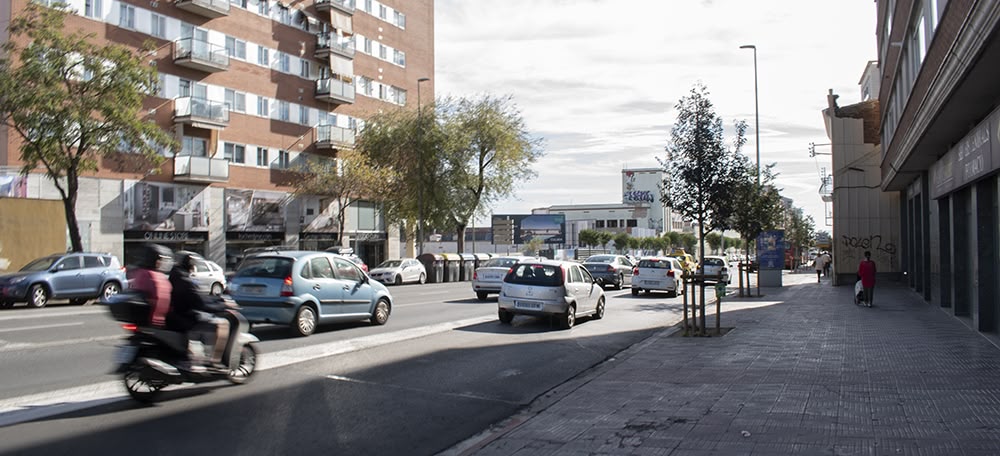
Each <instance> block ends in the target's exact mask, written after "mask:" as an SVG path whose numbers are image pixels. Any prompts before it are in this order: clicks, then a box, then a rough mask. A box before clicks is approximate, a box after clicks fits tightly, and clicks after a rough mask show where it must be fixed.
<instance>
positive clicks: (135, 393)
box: [122, 363, 167, 404]
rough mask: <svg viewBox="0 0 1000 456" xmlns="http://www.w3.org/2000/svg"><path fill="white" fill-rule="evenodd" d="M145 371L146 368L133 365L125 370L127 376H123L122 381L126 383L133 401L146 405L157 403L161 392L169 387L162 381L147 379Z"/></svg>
mask: <svg viewBox="0 0 1000 456" xmlns="http://www.w3.org/2000/svg"><path fill="white" fill-rule="evenodd" d="M144 370H145V366H142V365H140V364H137V363H132V364H130V365H129V366H128V367H127V368H125V374H124V375H123V376H122V380H123V381H124V382H125V389H127V390H128V395H129V396H132V399H135V400H136V401H139V402H142V403H145V404H150V403H153V402H156V398H157V396H159V393H160V390H161V389H163V387H165V386H167V385H166V383H163V382H161V381H155V380H150V379H148V378H146V377H145V376H144V375H143V371H144Z"/></svg>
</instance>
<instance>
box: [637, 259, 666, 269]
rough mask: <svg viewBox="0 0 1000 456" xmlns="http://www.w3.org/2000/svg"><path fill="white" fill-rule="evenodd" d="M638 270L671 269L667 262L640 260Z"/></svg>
mask: <svg viewBox="0 0 1000 456" xmlns="http://www.w3.org/2000/svg"><path fill="white" fill-rule="evenodd" d="M639 267H640V268H650V269H671V267H670V262H669V261H667V260H657V259H650V260H642V261H640V262H639Z"/></svg>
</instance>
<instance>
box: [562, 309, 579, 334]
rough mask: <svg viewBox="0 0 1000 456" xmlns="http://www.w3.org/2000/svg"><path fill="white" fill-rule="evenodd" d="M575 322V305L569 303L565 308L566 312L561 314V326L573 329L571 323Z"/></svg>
mask: <svg viewBox="0 0 1000 456" xmlns="http://www.w3.org/2000/svg"><path fill="white" fill-rule="evenodd" d="M575 324H576V306H575V305H573V304H570V305H569V307H567V308H566V313H565V314H563V316H562V327H563V329H573V325H575Z"/></svg>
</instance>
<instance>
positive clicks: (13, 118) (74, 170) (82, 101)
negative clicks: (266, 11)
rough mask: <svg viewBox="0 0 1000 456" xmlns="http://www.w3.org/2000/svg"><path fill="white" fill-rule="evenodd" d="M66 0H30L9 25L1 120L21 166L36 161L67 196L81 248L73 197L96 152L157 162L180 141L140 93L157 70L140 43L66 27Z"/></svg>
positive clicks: (70, 223)
mask: <svg viewBox="0 0 1000 456" xmlns="http://www.w3.org/2000/svg"><path fill="white" fill-rule="evenodd" d="M68 14H70V13H69V12H68V11H67V10H66V9H65V6H64V5H60V4H57V5H56V6H54V7H52V8H47V7H43V6H40V5H38V4H36V3H33V2H28V3H27V4H26V6H25V8H24V10H23V11H22V13H21V14H20V15H19V16H17V17H16V18H14V19H13V20H12V21H11V22H10V25H9V27H8V31H9V32H10V35H11V36H10V39H8V40H7V41H5V42H4V43H3V46H2V50H3V52H2V53H0V55H2V56H3V57H0V121H3V122H4V123H5V124H7V125H8V126H10V127H11V128H12V129H13V131H16V132H17V134H18V136H20V139H21V141H22V144H21V156H20V159H21V161H22V162H23V163H24V166H23V167H22V169H21V171H22V173H24V174H27V173H29V172H31V171H32V170H35V169H37V168H38V167H39V166H40V167H41V168H42V169H43V170H44V172H45V174H46V176H47V177H48V178H49V179H51V180H52V183H53V185H55V187H56V190H58V191H59V195H60V197H61V198H62V201H63V207H64V208H65V212H66V224H67V227H68V228H69V237H70V244H71V247H72V250H73V251H77V252H79V251H82V250H83V243H82V240H81V237H80V227H79V224H78V222H77V217H76V200H77V196H78V192H79V189H80V176H81V175H84V174H86V173H89V172H95V171H97V165H98V159H99V158H101V157H109V156H114V155H116V154H119V153H121V152H131V153H134V154H136V155H137V156H139V157H141V158H142V159H144V160H147V161H148V162H149V163H148V164H149V165H150V166H149V169H153V170H158V169H159V165H160V164H161V163H162V162H163V161H164V157H163V156H162V155H161V154H160V152H161V150H162V149H164V148H169V149H176V148H177V144H176V142H175V141H174V140H173V138H171V137H170V136H169V135H168V134H167V133H166V132H165V131H164V130H163V129H161V128H160V127H159V126H157V125H156V123H155V122H154V121H153V120H150V119H147V118H146V116H145V115H144V113H142V110H143V100H144V99H145V98H146V96H147V95H148V94H151V93H154V92H155V89H156V82H157V75H156V70H155V68H153V67H150V66H149V65H146V63H145V62H144V59H143V58H142V57H141V56H142V55H143V54H144V53H145V52H148V47H146V48H144V49H141V50H139V51H135V50H132V49H129V48H126V47H124V46H121V45H116V44H97V43H96V39H95V36H94V35H93V34H85V33H84V32H82V31H68V30H66V28H65V25H64V22H65V19H66V16H67V15H68Z"/></svg>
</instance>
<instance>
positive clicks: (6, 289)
mask: <svg viewBox="0 0 1000 456" xmlns="http://www.w3.org/2000/svg"><path fill="white" fill-rule="evenodd" d="M126 287H128V281H127V280H126V279H125V268H123V267H122V265H121V263H119V262H118V258H115V256H114V255H111V254H109V253H64V254H58V255H51V256H47V257H43V258H39V259H37V260H35V261H32V262H31V263H28V264H27V265H25V266H24V267H23V268H21V270H20V271H18V272H15V273H12V274H4V275H0V307H12V306H13V305H14V303H15V302H27V303H28V306H30V307H45V305H46V304H48V303H49V300H51V299H69V301H70V304H83V303H85V302H87V300H89V299H93V298H106V297H110V296H112V295H114V294H116V293H118V292H119V291H121V290H122V289H124V288H126Z"/></svg>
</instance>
